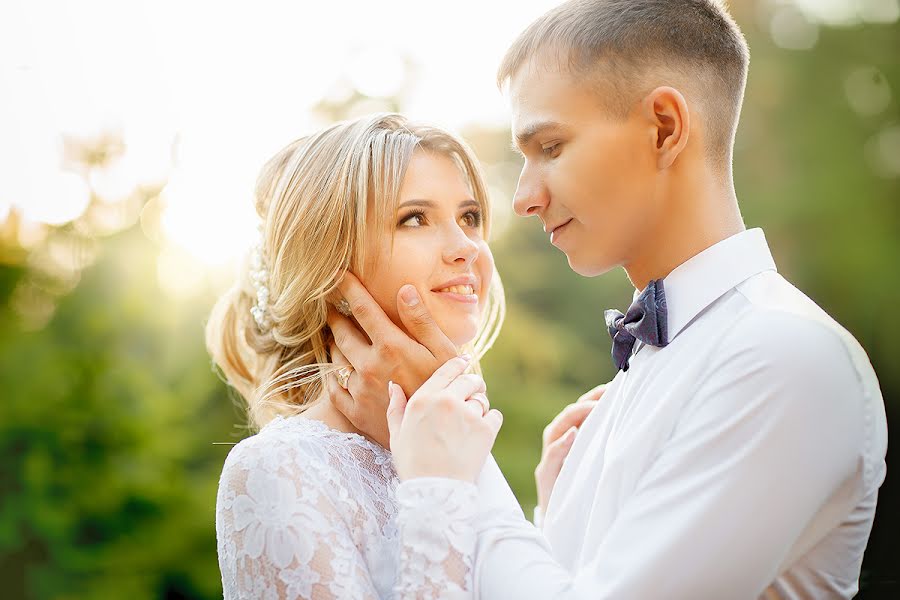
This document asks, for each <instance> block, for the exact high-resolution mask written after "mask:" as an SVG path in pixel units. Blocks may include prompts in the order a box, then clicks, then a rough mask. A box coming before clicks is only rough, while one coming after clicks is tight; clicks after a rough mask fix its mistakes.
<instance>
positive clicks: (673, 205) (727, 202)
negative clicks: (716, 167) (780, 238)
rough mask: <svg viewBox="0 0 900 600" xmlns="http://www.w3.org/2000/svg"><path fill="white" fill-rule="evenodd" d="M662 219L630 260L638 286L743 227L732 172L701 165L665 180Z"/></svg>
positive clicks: (661, 186) (660, 191)
mask: <svg viewBox="0 0 900 600" xmlns="http://www.w3.org/2000/svg"><path fill="white" fill-rule="evenodd" d="M657 195H658V198H657V202H658V203H659V205H660V206H662V207H663V208H662V211H661V213H660V215H659V217H660V218H658V219H656V220H655V222H654V224H653V225H652V226H651V227H649V228H648V230H647V231H646V232H645V234H644V235H643V236H642V241H641V243H639V244H638V245H637V246H636V248H635V251H634V253H633V255H632V257H631V258H630V260H629V261H627V263H626V264H625V271H626V272H627V273H628V278H629V279H630V280H631V282H632V284H633V285H634V287H635V288H637V289H638V290H643V289H644V288H645V287H646V286H647V284H648V283H649V282H650V281H653V280H655V279H664V278H665V277H666V276H667V275H668V274H669V273H671V272H672V271H673V270H675V269H676V268H677V267H678V266H680V265H682V264H683V263H685V262H687V261H688V260H690V259H691V258H692V257H694V256H696V255H697V254H699V253H700V252H702V251H704V250H706V249H707V248H709V247H710V246H713V245H714V244H717V243H718V242H720V241H722V240H724V239H726V238H728V237H731V236H732V235H735V234H736V233H740V232H741V231H744V229H745V226H744V221H743V218H742V217H741V213H740V209H739V208H738V203H737V195H736V194H735V191H734V184H733V182H732V179H731V173H730V170H729V172H728V173H727V175H726V176H722V175H716V174H715V173H713V172H711V171H709V170H706V169H698V170H696V171H694V172H693V173H691V174H690V175H689V176H688V175H685V174H684V173H674V174H673V176H670V177H665V178H660V182H659V186H658V188H657Z"/></svg>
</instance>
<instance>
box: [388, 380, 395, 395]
mask: <svg viewBox="0 0 900 600" xmlns="http://www.w3.org/2000/svg"><path fill="white" fill-rule="evenodd" d="M393 395H394V382H393V381H388V396H393Z"/></svg>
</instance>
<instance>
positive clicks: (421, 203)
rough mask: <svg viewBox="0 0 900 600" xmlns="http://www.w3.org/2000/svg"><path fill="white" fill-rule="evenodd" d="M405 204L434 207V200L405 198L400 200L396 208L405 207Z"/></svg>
mask: <svg viewBox="0 0 900 600" xmlns="http://www.w3.org/2000/svg"><path fill="white" fill-rule="evenodd" d="M407 206H424V207H425V208H434V202H432V201H431V200H407V201H406V202H401V203H400V204H399V205H398V206H397V208H406V207H407Z"/></svg>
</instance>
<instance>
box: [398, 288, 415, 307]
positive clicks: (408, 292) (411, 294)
mask: <svg viewBox="0 0 900 600" xmlns="http://www.w3.org/2000/svg"><path fill="white" fill-rule="evenodd" d="M400 298H401V299H402V300H403V301H404V302H405V303H406V305H407V306H415V305H416V304H418V303H419V293H418V292H417V291H416V288H415V286H412V285H404V286H403V287H402V288H400Z"/></svg>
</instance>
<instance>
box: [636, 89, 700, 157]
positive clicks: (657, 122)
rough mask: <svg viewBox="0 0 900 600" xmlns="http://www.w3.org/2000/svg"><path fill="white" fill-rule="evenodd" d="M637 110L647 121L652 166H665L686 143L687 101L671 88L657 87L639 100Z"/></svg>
mask: <svg viewBox="0 0 900 600" xmlns="http://www.w3.org/2000/svg"><path fill="white" fill-rule="evenodd" d="M641 113H642V116H643V117H644V118H645V119H646V121H647V123H648V124H649V131H650V142H651V143H652V144H653V151H654V152H655V154H656V167H657V168H658V169H659V170H663V169H668V168H669V167H671V166H672V164H674V162H675V160H676V159H677V158H678V156H679V155H680V154H681V152H682V150H684V148H685V146H687V143H688V138H689V137H690V133H691V115H690V111H689V110H688V104H687V100H685V98H684V96H683V95H682V94H681V92H679V91H678V90H676V89H675V88H673V87H669V86H662V87H658V88H656V89H655V90H653V91H652V92H650V93H649V94H647V96H646V97H645V98H644V99H643V101H642V102H641Z"/></svg>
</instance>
